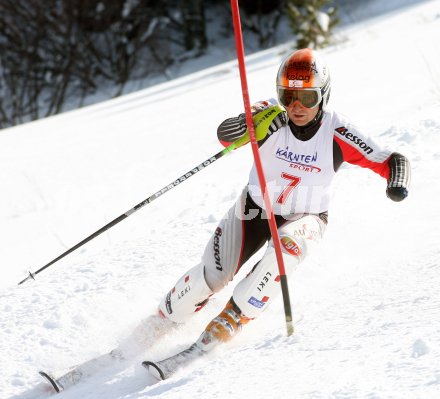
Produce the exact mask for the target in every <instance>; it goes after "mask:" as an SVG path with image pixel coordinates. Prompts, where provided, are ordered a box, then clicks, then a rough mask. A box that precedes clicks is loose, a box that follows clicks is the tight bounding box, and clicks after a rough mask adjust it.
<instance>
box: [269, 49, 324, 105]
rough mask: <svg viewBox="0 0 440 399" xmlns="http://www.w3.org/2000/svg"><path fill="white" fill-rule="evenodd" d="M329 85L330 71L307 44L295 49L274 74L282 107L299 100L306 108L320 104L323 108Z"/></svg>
mask: <svg viewBox="0 0 440 399" xmlns="http://www.w3.org/2000/svg"><path fill="white" fill-rule="evenodd" d="M330 89H331V81H330V71H329V70H328V67H327V65H326V64H325V62H324V61H323V60H322V58H321V57H319V56H318V54H317V53H316V52H315V51H313V50H311V49H309V48H305V49H301V50H297V51H295V52H294V53H292V54H290V55H289V56H288V57H287V58H286V59H284V61H283V62H282V63H281V65H280V69H279V70H278V75H277V93H278V100H279V102H280V104H281V105H282V106H283V107H284V108H287V107H288V106H289V105H291V104H293V103H294V102H295V101H297V100H298V101H299V102H300V103H301V104H302V105H303V106H305V107H307V108H313V107H316V106H317V105H318V104H319V105H320V107H321V108H322V109H324V108H325V106H326V105H327V103H328V100H329V97H330Z"/></svg>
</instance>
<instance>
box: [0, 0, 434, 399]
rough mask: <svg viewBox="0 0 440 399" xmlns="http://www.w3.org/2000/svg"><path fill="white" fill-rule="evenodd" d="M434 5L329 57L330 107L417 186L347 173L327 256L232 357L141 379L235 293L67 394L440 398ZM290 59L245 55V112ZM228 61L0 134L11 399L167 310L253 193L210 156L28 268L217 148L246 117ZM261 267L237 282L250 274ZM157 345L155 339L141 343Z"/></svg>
mask: <svg viewBox="0 0 440 399" xmlns="http://www.w3.org/2000/svg"><path fill="white" fill-rule="evenodd" d="M439 32H440V1H438V0H437V1H428V2H419V3H415V4H414V5H413V6H411V7H408V8H402V9H400V10H398V11H395V12H394V13H392V14H387V15H384V16H382V17H379V18H376V19H374V20H369V21H367V22H364V23H361V24H357V25H356V26H351V27H349V28H347V29H345V30H341V31H339V33H338V36H339V40H338V44H336V45H333V46H332V47H329V48H327V49H325V50H324V51H322V54H323V55H324V56H325V57H326V59H327V62H328V64H329V66H330V68H331V73H332V82H333V88H332V95H331V100H330V102H331V105H332V107H333V108H335V109H336V110H338V111H340V112H343V113H344V114H346V115H348V116H349V117H350V118H351V119H352V120H353V121H354V122H355V123H357V124H358V125H359V126H360V127H362V128H363V129H364V131H365V132H367V133H368V134H370V135H372V136H374V137H375V138H376V140H378V141H380V142H382V143H383V144H385V145H387V146H389V147H390V148H391V149H392V150H395V151H398V152H401V153H403V154H405V155H406V156H408V157H409V159H410V160H411V163H412V186H411V190H410V195H409V197H408V199H407V200H405V201H403V202H401V203H393V202H392V201H390V200H389V199H388V198H386V196H385V181H384V180H383V179H381V178H380V177H378V176H376V175H374V174H373V173H372V172H370V171H367V170H362V169H360V168H356V167H351V166H345V167H343V168H342V169H341V170H340V171H339V172H338V176H337V181H336V184H335V195H334V199H333V204H332V207H331V209H330V221H329V226H328V229H327V232H326V236H325V239H324V240H323V242H322V244H321V245H320V248H319V251H318V252H317V253H316V254H314V255H313V256H312V257H310V258H309V259H308V260H307V261H306V262H304V263H303V264H302V265H301V266H300V267H299V268H298V270H297V271H296V272H295V273H294V274H293V275H292V276H290V278H289V286H290V295H291V299H292V305H293V313H294V317H295V319H296V320H298V319H301V320H300V321H299V322H298V323H296V325H295V333H294V334H293V335H292V336H290V337H287V335H286V327H285V322H284V310H283V306H282V301H281V297H280V298H279V300H278V301H276V302H275V303H274V304H273V305H272V306H271V307H270V308H269V309H268V310H267V311H266V312H265V313H264V314H263V315H262V316H261V317H260V318H259V319H258V320H255V321H253V322H252V323H250V324H249V325H247V326H246V329H245V330H244V331H243V332H242V334H241V335H240V336H239V337H237V338H236V340H235V341H233V342H232V343H230V344H228V345H225V346H224V347H223V348H222V349H221V350H217V351H216V352H215V353H212V354H209V355H208V356H207V357H206V358H205V359H204V360H201V361H199V362H196V363H194V364H193V365H191V366H189V367H187V368H186V369H184V370H182V371H181V372H179V373H178V374H177V375H175V376H174V377H172V378H171V379H169V380H166V381H163V382H160V383H156V384H155V383H154V382H155V381H154V380H153V378H152V377H151V376H149V375H147V373H146V371H145V370H144V369H143V368H142V367H141V365H140V363H141V361H142V360H145V359H147V358H148V359H152V360H155V359H160V358H162V357H164V356H167V355H171V354H173V353H174V352H176V351H177V350H180V349H183V348H185V347H186V346H188V345H189V344H191V343H192V342H193V341H194V340H195V339H196V338H197V337H198V336H199V334H200V332H201V331H202V329H203V328H204V326H205V324H206V323H207V322H208V321H209V320H210V319H211V318H212V317H213V316H214V315H215V314H217V313H218V312H219V311H220V310H221V309H222V308H223V306H224V304H225V302H226V300H227V299H228V297H229V296H230V294H231V290H232V288H233V286H234V285H235V281H234V282H233V283H231V284H230V285H229V286H228V287H227V288H226V289H225V291H223V292H221V293H220V294H218V295H216V296H215V297H214V298H213V300H212V301H211V302H210V303H209V305H208V306H207V307H206V308H205V309H204V310H203V311H202V312H200V313H198V314H197V315H196V316H195V317H194V319H193V321H192V322H191V323H189V324H188V325H186V326H184V327H182V328H181V329H179V330H178V331H176V332H174V333H171V334H168V335H167V336H166V337H165V338H163V339H162V340H160V341H158V342H157V344H156V345H154V346H153V347H151V348H146V349H145V350H144V351H143V352H142V351H141V352H139V353H138V354H137V355H136V356H134V357H133V359H132V360H131V361H125V362H121V363H118V364H114V365H109V366H108V367H104V368H102V369H101V370H97V372H96V373H95V374H94V375H92V376H90V377H89V378H87V379H85V380H84V381H83V382H82V383H80V384H79V385H77V386H75V387H72V388H71V389H69V390H67V391H65V392H63V393H61V394H60V395H59V397H60V398H63V399H74V398H75V399H77V398H82V399H91V398H93V399H104V398H105V399H120V398H124V399H137V398H146V397H155V398H167V399H173V398H221V399H224V398H242V397H249V398H278V399H279V398H335V399H336V398H338V399H351V398H369V399H373V398H405V399H415V398H420V399H435V398H439V397H440V296H439V287H440V266H439V261H440V228H439V226H440V212H439V205H438V199H439V198H440V179H439V172H438V171H439V170H440V41H439ZM287 51H289V45H285V46H280V47H277V48H274V49H271V50H268V51H265V52H262V53H258V54H256V55H253V56H251V57H249V58H248V59H247V69H248V81H249V89H250V94H251V100H252V101H256V100H259V99H264V98H269V97H273V96H274V94H275V93H274V77H275V74H276V71H277V68H278V65H279V63H280V61H281V59H282V58H283V57H284V56H285V55H286V52H287ZM242 104H243V103H242V97H241V89H240V81H239V76H238V71H237V65H236V63H235V62H230V63H227V64H222V65H219V66H218V67H215V68H211V69H209V70H204V71H201V72H198V73H196V74H192V75H188V76H186V77H183V78H179V79H176V80H174V81H170V82H168V83H165V84H161V85H159V86H155V87H153V88H150V89H147V90H144V91H140V92H138V93H135V94H132V95H127V96H124V97H122V98H119V99H115V100H112V101H108V102H105V103H101V104H98V105H95V106H91V107H88V108H85V109H82V110H79V111H74V112H70V113H66V114H64V115H60V116H56V117H51V118H48V119H46V120H41V121H37V122H33V123H29V124H26V125H23V126H20V127H16V128H12V129H7V130H3V131H0V170H1V173H0V190H1V196H0V242H1V247H0V262H1V269H0V276H1V281H0V353H1V358H0V362H1V366H0V397H1V398H13V399H40V398H48V397H49V396H51V395H52V393H51V392H50V390H49V388H48V385H47V384H45V383H44V382H43V381H42V380H41V378H40V377H39V376H38V374H37V371H38V370H40V369H44V370H49V371H50V370H54V369H59V368H64V367H67V366H70V365H72V364H76V363H80V362H82V361H85V360H87V359H88V358H90V357H93V356H96V355H99V354H102V353H105V352H107V351H109V350H110V349H111V348H113V347H114V346H116V345H117V344H118V343H119V342H120V341H122V340H124V338H125V337H126V336H128V335H129V334H130V332H131V331H132V330H133V328H135V326H136V325H137V324H138V323H139V322H140V321H141V320H143V319H144V318H145V317H147V316H148V315H150V314H153V313H154V312H155V311H156V307H157V304H158V301H159V300H160V299H161V297H162V295H164V294H165V293H166V292H167V291H168V290H169V289H170V288H171V287H172V285H173V283H174V281H175V280H176V279H177V278H178V277H179V276H180V275H181V274H182V273H184V272H185V270H187V269H188V268H189V267H190V266H192V265H194V264H196V263H197V262H198V261H199V258H200V256H201V253H202V251H203V249H204V246H205V243H206V242H207V240H208V238H209V237H210V235H211V233H212V232H213V230H214V229H215V227H216V224H217V222H218V221H219V220H220V218H221V217H222V215H223V214H224V212H226V210H227V209H228V208H229V207H230V206H231V205H232V204H233V203H234V201H235V199H236V197H237V196H238V195H239V193H240V192H241V190H242V187H243V186H244V185H245V184H246V181H247V177H248V171H249V169H250V167H251V164H252V152H251V149H250V147H249V146H247V147H244V148H242V149H240V150H238V151H236V152H235V153H234V154H232V155H231V156H229V157H227V158H224V159H221V160H219V161H218V162H215V163H214V164H213V165H212V166H209V168H206V169H205V170H203V171H202V172H200V173H198V174H197V175H195V176H194V177H192V178H191V179H190V180H188V181H186V182H185V183H184V184H181V185H180V186H179V187H176V188H174V189H173V190H171V191H170V192H168V193H166V194H165V195H164V196H162V197H160V198H158V199H157V200H156V201H154V202H153V203H151V204H149V205H148V206H146V207H145V208H143V209H141V210H139V211H138V212H137V213H135V214H134V215H132V216H131V217H130V218H128V219H127V220H125V221H123V222H121V223H119V224H118V225H117V226H116V227H114V228H112V229H110V230H109V231H107V232H106V233H104V234H102V235H101V236H100V237H98V238H96V239H95V240H93V241H91V242H90V243H89V244H87V245H86V246H84V247H82V248H81V249H80V250H77V251H75V252H74V253H72V254H70V255H69V256H67V257H65V258H64V259H63V260H61V261H59V262H57V263H56V264H54V265H53V266H51V267H50V268H49V269H47V270H45V271H44V272H42V273H41V274H38V275H37V277H36V281H29V282H26V283H25V284H23V285H20V286H17V283H18V282H19V281H20V280H22V279H23V278H24V277H26V275H27V273H28V271H29V270H32V271H35V270H37V269H38V268H40V267H41V266H42V265H44V264H46V263H47V262H49V261H50V260H51V259H53V258H55V257H56V256H58V255H59V254H60V253H62V252H64V251H65V250H67V249H68V248H70V247H71V246H73V245H74V244H76V243H77V242H79V241H81V240H82V239H83V238H85V237H86V236H88V235H89V234H91V233H92V232H94V231H95V230H97V229H99V228H100V227H102V226H103V225H105V224H106V223H108V222H109V221H111V220H112V219H114V218H115V217H117V216H119V215H121V214H122V213H124V212H126V211H127V210H129V209H130V208H131V207H133V206H134V205H136V204H137V203H139V202H141V201H143V200H144V199H145V198H147V197H148V196H150V195H151V194H153V193H154V192H156V191H157V190H159V189H161V188H162V187H164V186H166V185H168V183H170V182H172V181H174V180H175V178H177V177H179V176H180V175H182V174H184V173H185V172H187V171H188V170H190V169H192V168H193V167H194V166H196V165H198V164H199V163H201V162H202V161H204V160H205V159H207V158H209V157H210V156H211V155H213V154H215V153H217V152H218V151H219V150H220V149H221V147H220V145H219V143H218V142H217V140H216V134H215V132H216V128H217V125H218V124H219V122H221V121H222V120H223V119H225V118H226V117H229V116H233V115H236V114H238V113H240V112H242V107H243V105H242ZM258 255H259V254H257V255H256V257H255V258H254V259H252V260H251V261H250V262H249V263H248V264H247V265H245V266H244V267H243V270H242V271H240V273H239V275H238V276H237V279H240V278H242V277H243V276H244V275H245V274H246V273H247V271H249V269H250V267H251V266H252V265H253V263H254V262H255V261H256V260H257V259H258ZM147 338H148V334H147Z"/></svg>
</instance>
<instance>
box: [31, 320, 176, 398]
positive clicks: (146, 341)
mask: <svg viewBox="0 0 440 399" xmlns="http://www.w3.org/2000/svg"><path fill="white" fill-rule="evenodd" d="M176 328H177V325H176V324H175V323H172V322H170V321H169V320H165V319H163V318H161V317H160V316H157V315H154V316H150V317H148V318H146V319H145V320H143V321H142V322H141V323H140V324H139V326H137V328H136V329H135V330H134V331H133V332H132V334H131V335H130V336H129V337H128V338H127V339H126V340H125V341H124V342H122V343H121V344H120V345H119V346H118V347H117V348H115V349H113V350H112V351H110V352H108V353H104V354H103V355H100V356H97V357H94V358H92V359H89V360H87V361H85V362H83V363H80V364H77V365H74V366H71V367H67V368H63V369H60V370H55V371H46V370H40V371H38V374H39V375H40V376H41V377H43V379H44V380H45V381H46V382H48V383H49V384H50V385H51V386H52V388H53V389H54V390H55V392H62V391H64V390H66V389H67V388H70V387H71V386H73V385H76V384H78V383H79V382H80V381H81V380H83V379H84V378H86V377H89V376H91V375H92V374H94V373H95V372H97V371H99V370H102V369H103V368H106V367H109V366H111V365H113V364H115V362H117V361H123V360H129V359H131V358H133V357H135V356H136V355H138V354H139V352H141V351H144V350H146V349H148V348H151V347H152V346H154V345H155V344H156V343H157V342H158V340H159V339H160V338H162V337H163V336H165V335H166V334H168V333H170V332H172V331H175V330H176Z"/></svg>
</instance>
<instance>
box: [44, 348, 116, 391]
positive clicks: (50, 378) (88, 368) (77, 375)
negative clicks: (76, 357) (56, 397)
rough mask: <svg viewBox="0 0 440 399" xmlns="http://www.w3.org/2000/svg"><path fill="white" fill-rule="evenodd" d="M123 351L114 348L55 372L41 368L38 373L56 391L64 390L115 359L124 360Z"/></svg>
mask: <svg viewBox="0 0 440 399" xmlns="http://www.w3.org/2000/svg"><path fill="white" fill-rule="evenodd" d="M123 359H124V357H123V355H122V352H121V351H120V350H118V349H114V350H112V351H111V352H109V353H105V354H103V355H100V356H98V357H95V358H92V359H89V360H87V361H86V362H84V363H81V364H78V365H75V366H71V367H67V368H64V369H61V370H56V371H53V372H48V371H43V370H40V371H39V372H38V374H40V376H42V377H43V378H44V379H45V380H46V381H47V382H49V383H50V384H51V385H52V387H53V389H55V391H56V392H62V391H64V390H65V389H67V388H69V387H71V386H73V385H75V384H77V383H78V382H79V381H81V380H82V379H83V378H84V377H87V376H90V375H92V374H93V373H94V372H95V371H96V370H99V369H101V368H103V367H107V366H109V365H110V364H112V363H114V361H115V360H123Z"/></svg>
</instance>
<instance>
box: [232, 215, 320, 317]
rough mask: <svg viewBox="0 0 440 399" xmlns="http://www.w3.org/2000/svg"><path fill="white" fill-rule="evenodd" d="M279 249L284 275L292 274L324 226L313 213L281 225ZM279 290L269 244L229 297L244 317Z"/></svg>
mask: <svg viewBox="0 0 440 399" xmlns="http://www.w3.org/2000/svg"><path fill="white" fill-rule="evenodd" d="M279 233H280V240H281V250H282V256H283V261H284V268H285V271H286V275H289V274H291V273H292V271H293V270H294V269H295V267H296V266H297V265H298V264H299V263H301V262H302V261H303V260H304V258H306V256H307V255H309V254H310V252H313V250H314V248H315V246H316V244H317V243H318V241H319V240H320V239H321V237H322V234H323V227H322V226H321V223H320V222H319V220H318V218H317V217H315V216H312V215H309V216H306V217H304V218H302V219H299V220H296V221H294V222H292V223H289V224H288V225H286V226H283V227H282V228H281V229H280V231H279ZM280 292H281V288H280V273H279V269H278V263H277V258H276V253H275V248H274V247H273V242H272V241H270V243H269V246H268V248H267V250H266V252H265V254H264V256H263V258H262V259H261V261H260V262H258V263H257V265H255V267H254V268H253V269H252V271H251V272H250V273H249V274H248V275H247V276H246V277H245V278H244V279H243V280H242V281H240V282H239V284H238V285H237V286H236V287H235V289H234V292H233V295H232V298H233V299H234V302H235V303H236V304H237V306H238V307H239V308H240V310H241V312H242V313H243V315H244V316H246V317H249V318H255V317H258V316H259V315H260V314H261V312H263V311H264V310H265V309H267V307H268V306H269V304H270V302H271V301H272V300H273V299H274V298H275V297H276V296H277V295H279V293H280Z"/></svg>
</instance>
